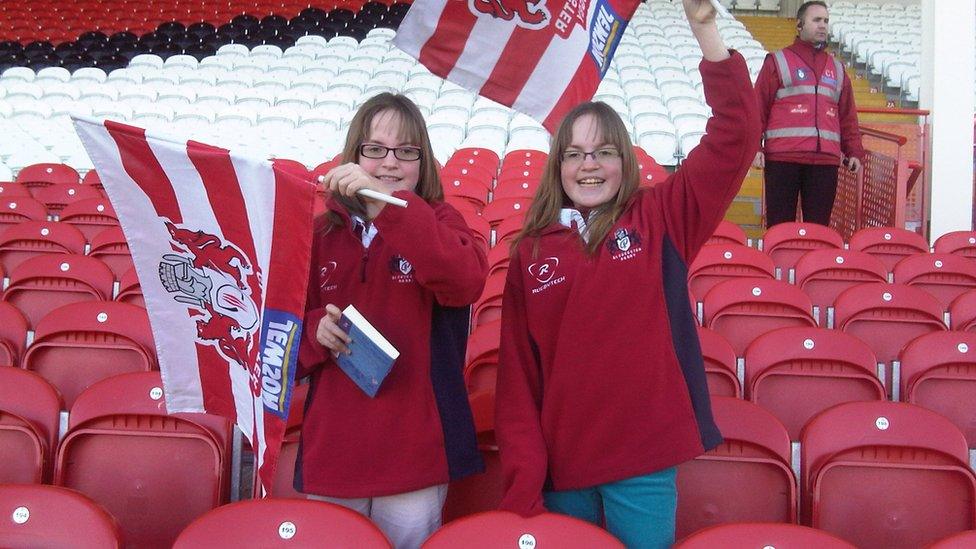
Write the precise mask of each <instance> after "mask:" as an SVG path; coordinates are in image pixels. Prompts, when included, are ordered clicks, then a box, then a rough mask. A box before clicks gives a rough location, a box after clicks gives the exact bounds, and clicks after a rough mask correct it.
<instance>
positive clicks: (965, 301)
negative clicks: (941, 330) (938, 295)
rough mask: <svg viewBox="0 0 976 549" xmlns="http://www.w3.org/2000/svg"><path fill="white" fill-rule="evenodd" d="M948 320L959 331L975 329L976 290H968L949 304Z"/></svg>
mask: <svg viewBox="0 0 976 549" xmlns="http://www.w3.org/2000/svg"><path fill="white" fill-rule="evenodd" d="M949 322H950V324H951V327H952V329H953V330H956V331H959V332H974V331H976V290H969V291H968V292H966V293H964V294H962V295H960V296H959V297H957V298H956V299H953V300H952V303H950V304H949Z"/></svg>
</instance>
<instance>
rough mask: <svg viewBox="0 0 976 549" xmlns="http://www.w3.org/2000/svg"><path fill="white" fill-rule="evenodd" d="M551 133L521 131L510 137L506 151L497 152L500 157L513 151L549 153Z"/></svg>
mask: <svg viewBox="0 0 976 549" xmlns="http://www.w3.org/2000/svg"><path fill="white" fill-rule="evenodd" d="M549 141H550V137H549V132H536V131H528V130H526V131H520V132H517V133H514V134H511V135H509V136H508V144H507V145H506V146H505V150H504V151H495V152H496V153H498V156H504V155H506V154H508V153H510V152H512V151H518V150H532V151H542V152H544V153H548V152H549Z"/></svg>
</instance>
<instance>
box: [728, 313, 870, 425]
mask: <svg viewBox="0 0 976 549" xmlns="http://www.w3.org/2000/svg"><path fill="white" fill-rule="evenodd" d="M745 380H746V388H747V395H748V398H749V400H750V401H752V402H755V403H756V404H758V405H760V406H762V407H763V408H765V409H766V410H768V411H769V412H770V413H772V414H773V415H774V416H776V418H777V419H779V420H780V421H781V422H783V425H784V426H785V427H786V430H787V432H788V433H789V434H790V440H799V439H800V430H801V429H802V428H803V426H804V425H805V424H806V423H807V421H808V420H809V419H810V418H811V417H813V416H815V415H817V414H818V413H820V412H821V411H823V410H825V409H827V408H830V407H831V406H833V405H835V404H840V403H842V402H850V401H864V400H884V399H885V389H884V385H882V383H881V380H880V379H878V376H877V360H876V359H875V358H874V353H872V352H871V349H870V348H869V347H868V346H867V345H866V344H864V343H863V342H861V341H859V340H858V339H857V338H855V337H853V336H850V335H848V334H845V333H843V332H839V331H836V330H826V329H823V328H780V329H779V330H774V331H772V332H769V333H766V334H763V335H761V336H759V337H757V338H756V339H755V340H754V341H753V342H752V343H751V344H750V345H749V347H748V348H747V349H746V353H745Z"/></svg>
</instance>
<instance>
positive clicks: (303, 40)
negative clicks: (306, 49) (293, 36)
mask: <svg viewBox="0 0 976 549" xmlns="http://www.w3.org/2000/svg"><path fill="white" fill-rule="evenodd" d="M328 43H329V41H328V40H327V39H326V38H325V37H324V36H318V35H314V34H309V35H306V36H299V37H298V40H295V45H296V46H306V45H308V46H325V45H326V44H328Z"/></svg>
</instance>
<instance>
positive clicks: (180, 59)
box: [163, 53, 200, 69]
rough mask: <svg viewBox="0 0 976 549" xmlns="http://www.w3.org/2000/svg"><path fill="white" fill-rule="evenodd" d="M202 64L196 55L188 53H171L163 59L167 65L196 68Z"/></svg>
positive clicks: (164, 64)
mask: <svg viewBox="0 0 976 549" xmlns="http://www.w3.org/2000/svg"><path fill="white" fill-rule="evenodd" d="M199 64H200V62H199V61H197V58H196V57H193V56H192V55H186V54H182V53H181V54H177V55H171V56H169V57H167V58H166V60H165V61H163V66H165V67H186V68H188V69H195V68H197V66H198V65H199Z"/></svg>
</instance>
